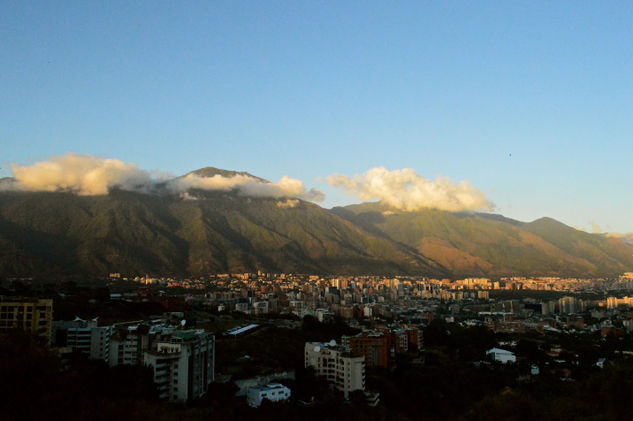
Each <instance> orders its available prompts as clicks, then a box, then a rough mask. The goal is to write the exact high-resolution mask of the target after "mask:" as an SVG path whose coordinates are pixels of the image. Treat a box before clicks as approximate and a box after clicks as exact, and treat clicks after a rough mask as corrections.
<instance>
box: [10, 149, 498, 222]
mask: <svg viewBox="0 0 633 421" xmlns="http://www.w3.org/2000/svg"><path fill="white" fill-rule="evenodd" d="M11 171H12V172H13V180H11V181H9V180H0V190H5V191H6V190H23V191H69V192H73V193H76V194H79V195H89V196H93V195H105V194H108V193H109V191H110V190H111V189H115V188H116V189H122V190H128V191H136V192H144V193H159V192H162V193H166V194H176V195H179V196H180V197H181V198H183V199H184V200H195V199H197V198H198V195H196V193H195V191H196V190H204V191H220V192H233V193H236V194H238V195H241V196H246V197H266V198H274V199H280V201H279V202H278V206H279V207H281V208H292V207H295V206H296V205H297V203H298V202H296V200H297V199H303V200H309V201H315V202H319V201H322V200H323V199H324V195H323V193H321V192H320V191H319V190H317V189H314V188H313V189H309V190H308V189H306V187H305V186H304V184H303V182H302V181H301V180H298V179H295V178H290V177H288V176H284V177H282V178H281V179H280V180H279V181H277V182H276V183H271V182H269V181H266V180H262V179H260V178H257V177H253V176H250V175H248V174H244V173H235V174H233V175H222V174H215V175H213V176H210V177H205V176H202V175H198V174H196V173H189V174H187V175H185V176H183V177H176V178H174V177H171V176H169V175H167V174H161V173H158V172H154V171H147V170H143V169H140V168H139V167H138V166H137V165H136V164H134V163H126V162H123V161H120V160H118V159H104V158H99V157H95V156H92V155H81V154H75V153H67V154H65V155H60V156H51V157H50V158H48V159H46V160H44V161H40V162H36V163H35V164H33V165H20V164H11ZM325 181H326V182H327V183H328V184H330V185H331V186H333V187H336V188H342V189H344V190H345V191H346V193H348V194H350V195H354V196H356V197H357V198H358V199H360V200H363V201H368V200H380V201H381V202H383V203H385V204H386V205H388V206H390V207H391V208H392V209H395V210H404V211H416V210H420V209H425V208H434V209H440V210H447V211H475V210H491V209H492V208H493V205H492V203H491V202H490V201H489V200H488V199H487V198H486V197H485V196H484V194H483V193H482V192H481V191H479V190H478V189H476V188H475V187H473V186H472V185H470V184H469V183H468V182H467V181H462V182H460V183H452V182H451V181H450V179H449V178H445V177H438V178H437V179H435V181H432V180H428V179H426V178H424V177H421V176H419V175H418V174H416V172H415V171H414V170H412V169H410V168H405V169H401V170H393V171H388V170H387V169H385V168H384V167H377V168H372V169H370V170H369V171H367V172H365V173H364V174H357V175H354V176H352V177H348V176H346V175H341V174H333V175H331V176H329V177H327V179H325ZM283 199H290V200H285V201H284V200H283Z"/></svg>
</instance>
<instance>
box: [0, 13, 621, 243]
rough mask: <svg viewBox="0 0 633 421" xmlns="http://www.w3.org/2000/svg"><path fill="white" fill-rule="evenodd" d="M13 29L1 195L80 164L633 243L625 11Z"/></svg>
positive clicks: (7, 48)
mask: <svg viewBox="0 0 633 421" xmlns="http://www.w3.org/2000/svg"><path fill="white" fill-rule="evenodd" d="M0 16H1V17H0V19H1V22H2V24H1V25H0V37H1V38H2V40H3V41H4V42H2V43H0V56H1V57H2V66H3V71H2V73H1V74H0V83H2V85H3V86H4V87H5V88H4V92H3V95H1V96H0V110H1V111H2V112H0V142H1V144H2V150H3V154H2V157H1V158H0V159H1V160H2V161H1V162H0V166H1V167H2V169H1V170H0V176H3V177H8V176H14V175H18V174H16V170H15V168H18V167H16V165H17V166H21V167H20V168H26V167H30V166H33V165H35V164H36V163H38V162H43V161H47V160H50V159H54V158H51V157H52V156H53V157H55V156H57V157H60V156H62V157H63V156H66V154H67V153H77V154H83V155H89V156H92V157H98V158H97V159H117V160H120V161H121V162H123V163H126V164H129V163H134V164H136V165H137V166H138V168H139V169H141V170H142V171H148V172H152V171H159V172H164V173H168V174H171V175H173V176H180V175H184V174H186V173H188V172H189V171H192V170H195V169H198V168H201V167H206V166H215V167H219V168H225V169H229V170H238V171H247V172H248V173H250V174H253V175H255V176H258V177H262V178H265V179H267V180H270V181H272V182H274V183H278V182H280V180H286V184H285V186H286V187H287V188H291V189H292V192H293V194H292V196H297V195H298V196H301V195H303V194H308V193H309V192H310V191H312V192H313V193H314V194H316V195H314V194H312V195H309V194H308V195H307V196H302V197H304V198H306V199H308V200H315V199H323V200H321V201H319V202H318V203H319V204H320V205H321V206H324V207H332V206H336V205H345V204H350V203H357V202H360V201H363V200H381V199H382V200H386V201H389V202H390V203H392V205H393V206H395V207H400V208H403V209H405V208H406V207H403V205H398V203H402V201H403V199H404V201H406V202H410V203H417V202H416V200H418V201H419V203H421V206H429V204H430V207H433V206H435V207H439V208H444V209H447V210H478V211H492V212H494V213H500V214H503V215H505V216H507V217H511V218H516V219H519V220H523V221H531V220H534V219H536V218H539V217H541V216H550V217H553V218H556V219H558V220H560V221H562V222H564V223H566V224H568V225H570V226H574V227H578V228H581V229H585V230H587V231H590V232H621V233H624V232H630V231H633V226H631V222H630V214H631V211H633V203H632V202H631V199H630V195H628V194H626V192H628V191H630V190H631V188H633V180H632V178H631V176H630V171H629V167H630V163H629V160H630V158H629V157H630V156H631V155H632V153H633V142H631V139H630V137H631V132H632V131H631V129H632V128H633V127H632V125H633V119H632V118H631V114H630V110H631V109H633V107H632V105H633V104H631V101H632V100H631V98H633V80H632V79H631V77H630V74H631V70H632V64H633V62H632V60H633V54H632V52H633V51H632V49H633V42H631V41H633V29H632V27H631V25H630V22H631V21H632V20H633V8H632V7H631V5H630V4H627V3H622V2H613V3H607V4H605V3H597V2H556V3H533V2H512V3H502V4H500V3H498V2H477V3H469V2H448V3H447V2H442V3H437V4H426V3H419V2H399V3H398V4H395V5H392V4H389V5H387V4H383V3H380V2H369V3H363V4H352V3H346V4H342V3H340V2H319V3H307V2H306V3H290V2H247V3H235V2H212V3H205V2H187V3H186V4H160V5H157V4H155V3H151V2H134V3H125V2H107V3H102V4H97V5H95V4H85V3H82V2H64V3H52V2H51V3H41V4H38V5H37V7H36V6H35V5H34V4H28V3H22V2H5V3H3V4H2V5H0ZM12 163H13V168H14V169H13V170H12V169H11V168H12V166H11V164H12ZM152 174H154V173H152ZM336 174H338V175H336ZM154 175H155V174H154ZM154 175H152V176H154ZM157 177H158V178H160V175H158V176H157ZM284 177H287V178H284ZM449 179H450V181H448V180H449ZM292 180H295V181H292ZM376 180H377V181H378V183H379V184H381V185H382V186H383V187H384V186H385V185H386V186H387V187H388V188H387V189H386V191H385V189H382V190H380V189H379V190H380V191H377V190H376V189H377V187H375V186H376ZM288 183H290V184H288ZM293 183H294V184H293ZM299 183H301V186H300V185H299ZM291 184H292V186H291V187H289V186H290V185H291ZM411 186H413V187H411ZM407 188H408V189H411V188H413V189H414V190H415V191H416V192H417V193H415V197H416V198H417V199H416V200H410V199H411V197H412V196H411V195H410V194H405V195H404V196H403V193H402V190H403V189H407ZM311 189H317V190H318V191H319V192H321V193H323V195H321V194H317V193H316V191H315V190H311ZM398 189H400V190H398ZM438 191H439V199H438V195H437V194H429V193H428V192H435V193H437V192H438ZM346 192H347V193H350V194H346ZM420 192H426V193H424V194H423V193H420ZM446 192H449V193H446ZM409 193H410V192H409ZM464 194H466V197H465V198H464ZM456 197H461V198H462V199H459V200H457V201H456V200H455V198H456ZM446 203H451V204H449V205H446ZM412 206H413V208H415V207H416V206H417V205H415V204H414V205H412Z"/></svg>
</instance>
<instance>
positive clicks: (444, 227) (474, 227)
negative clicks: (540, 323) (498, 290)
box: [332, 203, 633, 277]
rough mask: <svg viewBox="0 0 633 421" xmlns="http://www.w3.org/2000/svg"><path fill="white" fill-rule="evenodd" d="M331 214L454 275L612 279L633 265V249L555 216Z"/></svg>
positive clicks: (376, 207) (355, 208)
mask: <svg viewBox="0 0 633 421" xmlns="http://www.w3.org/2000/svg"><path fill="white" fill-rule="evenodd" d="M332 212H333V213H336V214H337V215H339V216H341V217H343V218H345V219H347V220H349V221H351V222H353V223H355V224H357V225H359V226H362V227H363V228H364V229H365V230H367V231H369V232H372V233H374V234H376V235H380V234H383V235H384V236H386V237H389V238H391V239H393V240H395V241H398V242H400V243H402V244H406V245H409V246H411V247H414V248H415V249H416V250H417V251H419V252H420V253H421V254H423V255H425V256H427V257H428V258H430V259H433V260H434V261H436V262H438V263H439V264H441V265H443V266H445V267H447V268H449V269H450V270H451V271H452V273H453V274H454V275H455V276H479V275H482V276H502V275H506V276H507V275H565V276H586V277H588V276H613V275H617V274H619V273H622V272H624V271H626V270H629V268H631V267H633V247H631V246H630V245H627V244H625V243H624V242H622V241H619V240H617V239H614V238H607V237H604V236H602V235H599V234H588V233H585V232H582V231H578V230H575V229H573V228H571V227H568V226H567V225H564V224H562V223H560V222H558V221H555V220H553V219H551V218H542V219H539V220H536V221H534V222H531V223H523V222H520V221H516V220H513V219H509V218H505V217H503V216H501V215H491V214H481V213H451V212H444V211H438V210H424V211H418V212H394V211H392V210H389V209H387V208H385V207H384V206H383V205H380V204H376V203H365V204H361V205H351V206H347V207H345V208H334V209H333V210H332Z"/></svg>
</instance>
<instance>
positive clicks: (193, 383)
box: [144, 330, 215, 401]
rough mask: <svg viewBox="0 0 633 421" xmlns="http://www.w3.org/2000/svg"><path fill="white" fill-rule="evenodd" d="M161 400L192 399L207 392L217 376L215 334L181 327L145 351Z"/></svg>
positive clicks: (147, 363)
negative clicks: (166, 338)
mask: <svg viewBox="0 0 633 421" xmlns="http://www.w3.org/2000/svg"><path fill="white" fill-rule="evenodd" d="M144 363H145V365H147V366H150V367H152V369H153V371H154V383H155V384H156V386H157V388H158V393H159V396H160V398H161V399H168V400H170V401H188V400H191V399H196V398H199V397H200V396H202V395H204V394H205V393H206V392H207V391H208V389H209V384H211V383H212V382H213V380H214V378H215V371H214V363H215V337H214V336H213V335H212V334H210V333H205V332H204V331H202V330H177V331H174V332H172V333H171V335H170V337H169V338H168V340H165V341H161V342H158V343H157V344H156V345H155V347H153V349H152V350H149V351H146V352H145V353H144Z"/></svg>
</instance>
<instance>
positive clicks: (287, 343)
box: [0, 271, 633, 419]
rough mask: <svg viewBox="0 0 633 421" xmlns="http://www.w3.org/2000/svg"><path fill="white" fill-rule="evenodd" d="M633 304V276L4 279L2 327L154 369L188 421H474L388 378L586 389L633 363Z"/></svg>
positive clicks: (160, 402) (95, 360)
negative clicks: (584, 384) (314, 417)
mask: <svg viewBox="0 0 633 421" xmlns="http://www.w3.org/2000/svg"><path fill="white" fill-rule="evenodd" d="M25 293H26V294H25ZM19 294H24V295H19ZM630 295H631V297H630ZM632 305H633V273H631V272H628V273H624V274H622V275H621V276H619V277H617V278H611V279H578V278H559V277H533V278H531V277H508V278H500V279H497V280H494V279H489V278H465V279H456V280H450V279H432V278H427V277H412V276H397V277H384V276H345V277H342V276H319V275H303V274H281V273H277V274H273V273H264V272H261V271H260V272H258V273H233V274H216V275H212V276H209V277H207V278H204V279H176V278H156V277H150V276H147V275H145V276H134V277H125V276H122V275H121V274H120V273H110V274H109V275H108V276H107V277H104V278H102V279H99V280H93V281H92V282H90V283H86V284H85V285H78V284H77V283H75V282H73V281H68V282H65V283H62V284H61V285H56V284H55V283H52V282H44V283H42V282H38V281H36V280H34V279H8V280H5V281H4V282H3V284H2V298H1V300H0V330H1V331H2V332H4V333H10V332H15V331H16V329H17V330H22V331H25V332H29V333H31V334H33V335H35V336H36V337H38V338H39V342H38V343H39V345H38V346H45V347H46V348H47V349H48V350H49V351H47V352H49V353H50V354H51V356H54V357H55V358H57V359H58V360H59V361H60V364H61V366H60V369H61V370H62V373H64V372H67V371H72V370H74V369H76V368H75V367H79V366H80V365H81V364H94V365H95V367H101V370H114V369H116V368H122V367H130V370H132V369H135V370H140V368H141V367H144V369H143V370H144V371H142V372H136V373H135V374H130V375H138V376H140V375H142V376H144V378H145V380H146V382H147V383H146V385H153V390H154V392H153V395H152V397H151V399H149V400H148V401H147V403H146V404H148V405H149V404H153V405H157V406H158V407H159V408H163V409H161V411H166V413H167V414H169V416H173V417H176V416H178V417H182V416H184V417H185V418H186V417H192V419H197V418H196V417H197V416H200V414H202V413H206V414H209V415H215V416H220V417H223V416H227V415H228V414H229V413H232V412H231V411H236V412H235V413H239V414H242V416H252V417H258V416H262V417H265V416H270V414H272V413H271V412H266V411H273V410H274V411H279V410H280V411H285V412H283V413H286V414H288V416H294V417H308V418H309V417H310V416H309V415H308V414H311V413H321V414H323V412H319V411H331V410H333V409H332V407H334V408H337V409H334V413H336V414H339V415H342V414H345V413H347V412H346V411H348V412H350V413H352V412H354V413H357V414H365V415H367V416H370V417H378V418H382V417H391V416H393V415H394V414H398V416H400V417H404V418H417V417H418V416H420V417H430V418H433V417H439V416H447V417H451V418H452V417H467V418H470V417H471V416H474V413H473V409H472V408H471V409H470V410H469V411H468V410H465V408H443V409H442V408H434V409H433V410H425V411H426V412H424V411H423V412H420V413H417V412H410V411H411V409H412V408H409V407H400V406H398V399H394V397H393V396H391V394H392V393H396V392H395V391H386V390H385V385H384V381H385V377H386V378H387V379H390V378H392V377H393V376H396V375H397V374H396V373H399V371H400V370H405V369H406V370H414V371H416V372H418V373H419V374H420V375H421V376H422V379H424V378H426V377H427V376H428V375H429V374H427V373H426V371H433V370H437V369H439V368H442V367H443V366H444V365H445V364H450V365H451V366H455V365H466V366H467V370H469V371H472V372H473V373H474V374H473V373H469V375H479V376H482V375H486V376H492V377H498V378H497V379H496V381H500V382H501V384H502V385H503V387H506V388H510V387H512V388H515V389H518V390H522V389H525V390H530V388H531V387H534V385H537V384H541V383H543V382H555V383H560V384H563V385H568V384H574V383H576V382H579V381H583V380H584V378H586V377H587V376H590V377H591V376H596V375H601V373H603V372H605V370H609V369H613V368H614V367H619V366H621V365H622V364H624V365H628V364H630V362H631V361H633V341H632V340H631V334H630V332H631V328H632V323H633V309H632V308H631V306H632ZM117 307H118V309H117V310H114V308H117ZM124 309H125V310H124ZM14 334H15V333H14ZM452 335H455V338H454V340H455V341H457V343H453V342H452V341H453V338H451V336H452ZM282 338H283V340H281V339H282ZM469 338H470V341H472V342H468V340H469ZM13 340H16V339H13ZM22 340H24V339H22ZM278 341H279V342H278ZM461 341H467V342H465V343H460V342H461ZM5 345H6V344H5ZM107 367H109V368H107ZM484 373H485V374H484ZM422 379H420V380H422ZM392 381H393V380H392ZM453 381H459V379H453ZM111 386H112V387H115V388H116V387H118V386H122V385H116V384H113V385H111ZM433 387H434V385H432V384H428V385H426V386H425V389H422V390H417V391H415V392H413V393H425V394H426V393H430V392H429V390H428V389H426V388H433ZM497 387H500V385H497ZM139 392H140V391H133V393H139ZM143 392H144V393H146V392H147V391H143ZM218 392H219V393H221V394H222V398H223V400H222V402H221V403H220V402H217V401H215V399H217V396H214V395H215V394H216V393H218ZM403 393H404V392H403ZM201 402H203V403H201ZM273 404H274V405H281V407H278V406H274V405H273ZM165 405H166V406H165ZM180 405H185V406H180ZM218 405H219V406H218ZM262 405H263V407H262ZM271 405H273V406H271ZM260 407H261V408H263V409H260ZM194 408H195V409H194ZM229 408H230V409H229ZM247 408H250V409H249V411H254V412H245V411H247ZM267 408H268V409H267ZM418 410H419V409H418ZM532 410H534V409H532ZM205 411H206V412H205ZM257 411H262V412H257ZM311 411H316V412H311ZM460 411H463V412H460ZM75 415H76V414H75ZM128 415H130V414H129V413H128ZM365 415H364V416H365ZM134 416H141V414H139V413H136V414H135V415H134Z"/></svg>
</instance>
